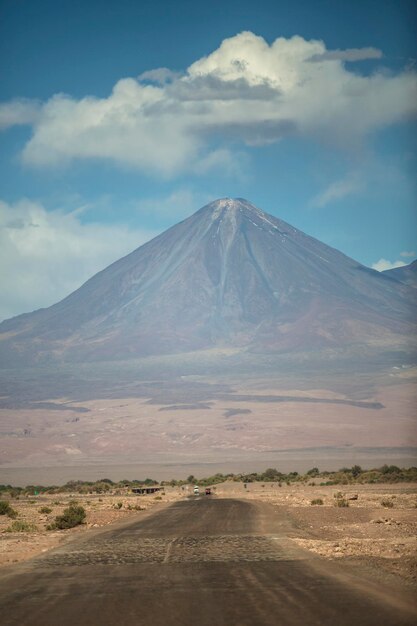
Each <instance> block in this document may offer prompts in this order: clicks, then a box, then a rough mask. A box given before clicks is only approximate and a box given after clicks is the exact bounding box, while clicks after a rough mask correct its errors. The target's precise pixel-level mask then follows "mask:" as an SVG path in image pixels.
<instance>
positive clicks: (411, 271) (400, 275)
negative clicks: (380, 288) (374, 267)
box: [382, 260, 417, 287]
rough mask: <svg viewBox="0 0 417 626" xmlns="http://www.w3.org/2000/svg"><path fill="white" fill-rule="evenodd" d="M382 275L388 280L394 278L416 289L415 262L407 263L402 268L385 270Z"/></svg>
mask: <svg viewBox="0 0 417 626" xmlns="http://www.w3.org/2000/svg"><path fill="white" fill-rule="evenodd" d="M382 273H383V274H384V275H385V276H389V277H390V278H395V280H398V281H400V282H401V283H404V284H405V285H409V286H410V287H417V260H415V261H413V262H412V263H409V264H408V265H404V266H403V267H396V268H394V269H392V270H385V271H384V272H382Z"/></svg>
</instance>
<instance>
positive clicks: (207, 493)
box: [206, 487, 211, 496]
mask: <svg viewBox="0 0 417 626" xmlns="http://www.w3.org/2000/svg"><path fill="white" fill-rule="evenodd" d="M206 496H211V488H210V487H206Z"/></svg>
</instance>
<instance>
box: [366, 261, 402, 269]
mask: <svg viewBox="0 0 417 626" xmlns="http://www.w3.org/2000/svg"><path fill="white" fill-rule="evenodd" d="M404 265H405V263H404V262H403V261H388V260H387V259H379V261H377V262H376V263H372V269H373V270H377V271H378V272H384V271H385V270H393V269H395V268H396V267H404Z"/></svg>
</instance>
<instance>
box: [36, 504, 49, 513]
mask: <svg viewBox="0 0 417 626" xmlns="http://www.w3.org/2000/svg"><path fill="white" fill-rule="evenodd" d="M39 513H52V509H50V508H49V506H42V507H41V508H40V509H39Z"/></svg>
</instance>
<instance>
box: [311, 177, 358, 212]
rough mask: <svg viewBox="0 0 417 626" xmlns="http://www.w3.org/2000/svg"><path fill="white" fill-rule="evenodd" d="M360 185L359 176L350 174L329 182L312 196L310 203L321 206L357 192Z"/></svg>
mask: <svg viewBox="0 0 417 626" xmlns="http://www.w3.org/2000/svg"><path fill="white" fill-rule="evenodd" d="M362 187H363V185H362V182H361V180H360V179H359V177H358V176H357V175H355V174H351V175H349V176H347V177H346V178H342V179H341V180H336V181H334V182H333V183H331V184H330V185H329V186H328V187H326V189H324V190H323V191H322V192H321V193H320V194H319V195H317V196H316V197H315V198H313V200H312V202H311V205H312V206H315V207H320V208H322V207H324V206H327V205H328V204H332V203H334V202H337V201H338V200H342V199H343V198H346V197H347V196H350V195H352V194H355V193H357V192H358V191H360V190H361V189H362Z"/></svg>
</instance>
